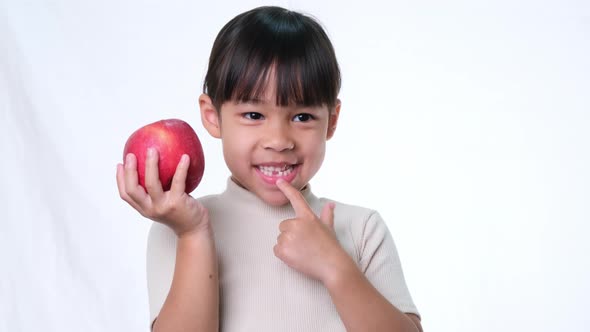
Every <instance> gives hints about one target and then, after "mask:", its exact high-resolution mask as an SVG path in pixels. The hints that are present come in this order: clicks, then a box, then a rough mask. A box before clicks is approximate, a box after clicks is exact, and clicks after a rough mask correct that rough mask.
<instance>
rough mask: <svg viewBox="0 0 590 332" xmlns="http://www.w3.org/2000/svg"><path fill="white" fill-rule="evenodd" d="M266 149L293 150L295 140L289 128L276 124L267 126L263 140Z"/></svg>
mask: <svg viewBox="0 0 590 332" xmlns="http://www.w3.org/2000/svg"><path fill="white" fill-rule="evenodd" d="M263 147H264V149H268V150H274V151H277V152H282V151H287V150H293V148H295V141H294V140H293V138H292V136H291V134H290V132H289V130H288V128H285V126H279V125H275V126H273V127H269V128H267V133H266V136H265V139H264V141H263Z"/></svg>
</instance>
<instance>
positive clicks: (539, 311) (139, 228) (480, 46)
mask: <svg viewBox="0 0 590 332" xmlns="http://www.w3.org/2000/svg"><path fill="white" fill-rule="evenodd" d="M261 4H269V3H268V2H265V3H263V2H262V1H252V0H251V1H243V0H233V1H224V0H221V1H213V2H199V1H188V0H187V1H182V0H171V1H165V2H164V1H139V0H124V1H114V0H108V1H89V0H83V1H80V0H55V1H41V0H39V1H19V0H14V1H11V0H0V45H1V49H0V135H2V136H1V139H0V147H1V153H2V162H1V163H0V167H1V171H0V181H1V182H0V204H1V205H0V206H1V209H0V218H1V220H2V223H1V228H0V269H1V270H0V272H1V274H0V331H2V332H17V331H101V332H102V331H146V330H147V326H148V307H147V295H146V282H145V244H146V235H147V231H148V228H149V225H150V222H149V221H147V220H144V219H142V218H141V217H140V216H139V215H138V214H137V213H135V211H133V210H132V209H131V208H129V207H128V206H127V205H126V204H125V203H124V202H123V201H121V200H120V199H119V197H118V194H117V189H116V183H115V165H116V163H117V162H120V161H121V160H122V149H123V145H124V143H125V140H126V139H127V137H128V135H129V134H130V133H131V132H132V131H134V130H135V129H136V128H138V127H140V126H142V125H144V124H147V123H150V122H153V121H157V120H159V119H163V118H172V117H176V118H182V119H185V120H186V121H188V122H189V123H190V124H191V125H193V127H194V128H195V130H196V131H197V133H198V135H199V136H200V138H201V140H202V142H203V144H204V149H205V156H206V159H207V165H206V172H205V176H204V180H203V182H202V184H201V185H200V187H199V188H198V189H197V190H196V191H195V192H193V194H194V195H197V196H201V195H206V194H211V193H216V192H219V191H221V190H222V189H223V188H224V185H225V181H226V178H227V176H228V174H229V173H228V171H227V169H226V168H225V164H224V163H223V159H222V156H221V152H220V148H221V147H220V144H219V142H218V141H215V140H213V139H212V138H210V137H208V136H207V134H206V132H205V131H204V130H203V128H202V126H201V123H200V119H199V116H198V108H197V107H198V104H197V97H198V95H199V93H200V90H201V85H202V81H203V77H204V74H205V69H206V63H207V59H208V56H209V51H210V48H211V45H212V41H213V39H214V38H215V36H216V34H217V32H218V31H219V29H220V28H221V27H222V25H223V24H224V23H225V22H227V21H228V20H229V19H230V18H232V17H233V16H235V15H236V14H238V13H240V12H242V11H244V10H246V9H250V8H252V7H254V6H258V5H261ZM274 4H279V5H283V6H286V7H288V8H292V9H298V10H303V11H305V12H308V13H311V14H313V15H314V16H316V17H317V18H318V19H319V20H320V21H321V22H322V23H323V24H324V25H325V26H326V28H327V31H328V33H329V35H330V36H331V38H332V40H333V43H334V45H335V47H336V50H337V55H338V57H339V60H340V63H341V67H342V72H343V89H342V93H341V99H342V101H343V108H342V116H341V121H340V125H339V129H338V131H337V133H336V136H335V137H334V139H333V140H332V141H330V143H329V144H328V153H327V159H326V162H325V164H324V167H323V169H322V170H321V171H320V173H319V174H318V175H317V176H316V178H314V180H313V181H312V185H313V187H314V190H315V191H316V193H317V194H318V195H320V196H327V197H330V198H333V199H337V200H340V201H344V202H349V203H354V204H357V205H363V206H367V207H371V208H375V209H377V210H379V211H380V212H381V214H382V215H383V216H384V217H385V218H386V220H387V221H388V225H389V227H390V230H391V232H392V233H393V235H394V238H395V240H396V243H397V245H398V249H399V251H400V254H401V258H402V262H403V265H404V269H405V274H406V279H407V282H408V285H409V287H410V291H411V292H412V294H413V297H414V300H415V302H416V304H417V305H418V307H419V309H420V311H421V313H422V315H423V324H424V327H425V331H442V332H467V331H469V332H472V331H483V332H487V331H489V332H491V331H498V330H500V331H588V330H589V329H590V315H588V313H587V310H588V308H590V286H589V282H588V280H590V263H589V259H588V253H589V252H590V244H589V241H588V236H589V235H590V234H589V233H590V232H589V231H590V227H589V226H588V224H589V221H590V204H589V203H590V190H589V189H588V187H589V186H590V176H589V172H588V170H589V169H590V152H589V151H590V130H589V129H590V115H589V112H590V97H589V95H590V61H589V60H588V59H590V5H589V3H588V2H587V1H581V0H580V1H574V0H568V1H564V0H561V1H559V0H554V1H505V2H504V1H489V2H488V1H471V2H467V1H450V2H449V1H434V0H432V1H412V2H410V1H395V2H389V1H374V0H365V1H362V2H347V1H338V2H333V3H328V2H321V1H316V0H301V1H282V2H280V1H279V2H274Z"/></svg>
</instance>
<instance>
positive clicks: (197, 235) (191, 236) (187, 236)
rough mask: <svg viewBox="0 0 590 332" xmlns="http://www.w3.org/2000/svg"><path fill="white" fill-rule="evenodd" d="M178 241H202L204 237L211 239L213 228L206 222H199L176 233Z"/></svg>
mask: <svg viewBox="0 0 590 332" xmlns="http://www.w3.org/2000/svg"><path fill="white" fill-rule="evenodd" d="M176 235H177V236H178V240H179V241H187V242H192V241H202V240H205V239H213V229H212V228H211V225H210V224H209V223H208V222H204V223H201V224H200V225H198V226H197V227H195V228H194V229H189V230H185V231H183V232H180V233H177V234H176Z"/></svg>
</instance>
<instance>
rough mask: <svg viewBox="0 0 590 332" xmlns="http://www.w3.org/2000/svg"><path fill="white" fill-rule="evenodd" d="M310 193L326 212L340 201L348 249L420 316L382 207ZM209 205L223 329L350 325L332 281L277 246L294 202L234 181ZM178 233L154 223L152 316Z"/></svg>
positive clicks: (386, 291)
mask: <svg viewBox="0 0 590 332" xmlns="http://www.w3.org/2000/svg"><path fill="white" fill-rule="evenodd" d="M302 194H303V196H304V197H305V199H306V201H307V202H308V204H309V205H310V207H311V208H312V209H313V210H314V212H315V213H316V214H317V215H319V214H320V212H321V209H322V207H323V206H324V204H326V203H327V202H329V201H331V202H334V203H336V207H335V209H334V230H335V232H336V236H337V238H338V240H339V242H340V245H341V246H342V248H343V249H344V250H345V251H346V252H347V253H348V254H349V255H350V257H352V258H353V260H354V261H355V262H356V264H357V266H358V268H359V269H360V270H361V271H362V272H363V273H364V275H365V277H366V278H367V279H368V280H369V281H370V282H371V284H373V286H374V287H375V288H376V289H377V290H378V291H379V292H380V293H381V294H382V295H383V296H384V297H385V298H386V299H387V300H388V301H390V302H391V303H392V304H393V305H394V306H395V307H397V308H398V309H399V310H400V311H402V312H405V313H414V314H416V315H419V313H418V310H417V309H416V306H415V305H414V303H413V301H412V297H411V296H410V292H409V291H408V288H407V286H406V282H405V280H404V275H403V271H402V266H401V263H400V260H399V255H398V252H397V249H396V246H395V243H394V241H393V238H392V236H391V233H390V232H389V230H388V228H387V226H386V224H385V222H384V221H383V219H382V218H381V216H380V215H379V213H377V212H376V211H374V210H370V209H366V208H362V207H358V206H353V205H348V204H343V203H339V202H335V201H332V200H327V199H325V198H318V197H316V196H315V195H314V194H313V193H312V192H311V189H310V186H309V185H308V186H306V188H305V189H304V190H302ZM199 201H200V202H202V204H203V205H204V206H205V207H206V208H207V209H208V211H209V217H210V222H211V225H212V228H213V233H214V239H215V246H216V250H217V255H218V266H219V285H220V330H221V331H222V332H242V331H257V332H267V331H268V332H278V331H281V332H290V331H293V332H301V331H317V332H323V331H326V332H328V331H330V332H332V331H345V328H344V325H343V323H342V320H341V319H340V317H339V315H338V312H337V311H336V307H335V305H334V304H333V303H332V300H331V298H330V295H329V294H328V291H327V289H326V288H325V287H324V285H323V284H322V283H321V282H320V281H318V280H314V279H312V278H309V277H307V276H305V275H304V274H302V273H300V272H298V271H296V270H294V269H292V268H290V267H289V266H287V265H286V264H285V263H284V262H282V261H281V260H280V259H278V258H277V257H276V256H275V255H274V252H273V247H274V245H275V244H276V241H277V236H278V235H279V233H280V232H279V224H280V222H281V221H283V220H285V219H291V218H294V217H295V211H294V210H293V208H292V207H291V205H290V204H287V205H284V206H281V207H273V206H270V205H267V204H265V203H264V202H263V201H262V200H260V199H259V198H258V197H257V196H256V195H255V194H253V193H251V192H249V191H248V190H246V189H244V188H242V187H240V186H238V185H237V184H235V183H234V182H233V181H232V180H231V179H228V181H227V188H226V190H225V191H224V192H223V193H221V194H219V195H211V196H205V197H202V198H200V199H199ZM176 242H177V237H176V235H175V234H174V232H173V231H172V230H171V229H170V228H168V227H167V226H165V225H163V224H160V223H153V225H152V227H151V229H150V232H149V236H148V245H147V285H148V299H149V309H150V322H153V321H154V319H155V318H156V317H157V315H158V313H159V312H160V309H161V308H162V305H163V304H164V301H165V299H166V296H167V295H168V292H169V290H170V285H171V283H172V277H173V273H174V264H175V260H176Z"/></svg>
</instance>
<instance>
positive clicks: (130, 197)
mask: <svg viewBox="0 0 590 332" xmlns="http://www.w3.org/2000/svg"><path fill="white" fill-rule="evenodd" d="M188 166H189V157H188V155H183V156H182V158H181V160H180V162H179V163H178V166H177V167H176V172H175V173H174V177H173V179H172V186H171V188H170V190H169V191H163V189H162V184H161V183H160V177H159V174H158V152H157V151H156V149H153V148H150V149H148V153H147V158H146V163H145V187H146V189H147V192H146V190H144V189H143V187H142V186H141V185H139V183H138V175H137V159H136V157H135V155H134V154H132V153H130V154H128V155H127V156H126V157H125V165H122V164H118V165H117V187H118V188H119V195H120V196H121V198H122V199H123V200H124V201H125V202H127V203H129V205H131V206H132V207H133V208H134V209H136V210H137V211H138V212H139V213H140V214H141V215H142V216H144V217H146V218H149V219H151V220H154V221H157V222H160V223H162V224H165V225H167V226H168V227H170V228H171V229H172V230H173V231H174V232H175V233H176V235H177V236H178V237H181V236H184V235H190V234H192V233H195V232H198V231H201V230H208V229H209V216H208V214H207V209H206V208H205V207H204V206H203V205H202V204H201V203H200V202H199V201H197V200H196V199H194V198H193V197H191V196H190V195H189V194H187V193H185V192H184V189H185V181H186V175H187V172H188Z"/></svg>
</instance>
